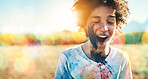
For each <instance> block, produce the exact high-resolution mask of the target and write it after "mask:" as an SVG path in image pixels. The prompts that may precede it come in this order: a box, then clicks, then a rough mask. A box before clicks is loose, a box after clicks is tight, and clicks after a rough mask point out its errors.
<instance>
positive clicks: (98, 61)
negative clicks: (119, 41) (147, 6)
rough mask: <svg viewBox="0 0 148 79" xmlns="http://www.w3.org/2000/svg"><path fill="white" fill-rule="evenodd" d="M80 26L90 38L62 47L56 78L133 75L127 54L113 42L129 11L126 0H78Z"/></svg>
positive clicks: (104, 78) (127, 77)
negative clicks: (66, 47) (112, 43)
mask: <svg viewBox="0 0 148 79" xmlns="http://www.w3.org/2000/svg"><path fill="white" fill-rule="evenodd" d="M73 10H74V11H76V12H77V21H78V26H80V27H82V28H83V29H84V30H86V32H87V35H88V37H89V39H90V40H89V41H88V42H86V43H84V44H81V45H79V46H76V47H72V48H70V49H67V50H65V51H63V52H62V53H61V55H60V59H59V62H58V66H57V70H56V74H55V79H73V78H74V79H132V72H131V67H130V63H129V58H128V55H127V54H126V53H125V52H123V51H121V50H119V49H117V48H114V47H112V46H111V45H110V42H111V40H112V39H113V37H114V35H115V32H116V31H117V29H121V28H122V25H123V24H126V18H127V16H128V14H129V9H128V6H127V2H126V1H124V0H78V1H76V2H75V4H74V5H73Z"/></svg>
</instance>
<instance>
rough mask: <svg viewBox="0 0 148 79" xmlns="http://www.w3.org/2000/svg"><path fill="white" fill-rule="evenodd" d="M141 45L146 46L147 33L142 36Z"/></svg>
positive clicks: (147, 41) (147, 40)
mask: <svg viewBox="0 0 148 79" xmlns="http://www.w3.org/2000/svg"><path fill="white" fill-rule="evenodd" d="M142 43H143V44H148V32H145V33H144V34H143V36H142Z"/></svg>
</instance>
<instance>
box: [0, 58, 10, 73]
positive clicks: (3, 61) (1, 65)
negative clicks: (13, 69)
mask: <svg viewBox="0 0 148 79" xmlns="http://www.w3.org/2000/svg"><path fill="white" fill-rule="evenodd" d="M7 67H8V60H7V58H6V57H5V56H4V55H0V70H4V69H6V68H7Z"/></svg>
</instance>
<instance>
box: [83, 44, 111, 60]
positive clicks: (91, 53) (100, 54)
mask: <svg viewBox="0 0 148 79" xmlns="http://www.w3.org/2000/svg"><path fill="white" fill-rule="evenodd" d="M82 49H83V51H84V53H85V54H86V55H87V56H88V57H89V58H90V59H92V60H94V61H100V60H102V58H103V59H104V58H106V57H107V56H108V54H109V52H110V47H109V45H108V46H106V47H105V48H104V49H103V50H102V48H101V49H100V50H101V51H99V48H98V49H97V50H96V49H95V48H94V47H93V45H92V44H91V42H90V41H88V42H86V43H84V44H83V45H82Z"/></svg>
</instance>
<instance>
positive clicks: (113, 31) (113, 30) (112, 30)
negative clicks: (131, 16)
mask: <svg viewBox="0 0 148 79" xmlns="http://www.w3.org/2000/svg"><path fill="white" fill-rule="evenodd" d="M109 29H110V30H109V32H110V34H111V36H113V35H114V34H115V30H116V27H110V28H109Z"/></svg>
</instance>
